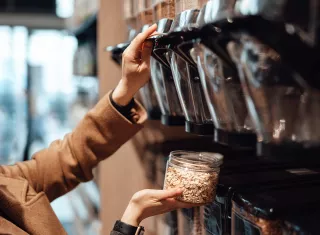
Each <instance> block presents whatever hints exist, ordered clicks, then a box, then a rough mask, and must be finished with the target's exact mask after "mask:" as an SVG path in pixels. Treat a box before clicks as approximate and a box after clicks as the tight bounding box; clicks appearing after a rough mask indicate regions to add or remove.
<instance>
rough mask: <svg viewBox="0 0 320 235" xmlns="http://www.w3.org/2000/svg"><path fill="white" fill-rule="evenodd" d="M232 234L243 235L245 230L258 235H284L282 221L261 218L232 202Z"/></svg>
mask: <svg viewBox="0 0 320 235" xmlns="http://www.w3.org/2000/svg"><path fill="white" fill-rule="evenodd" d="M231 221H232V235H242V234H243V233H244V232H245V231H250V234H256V235H282V227H281V222H280V221H279V220H268V219H265V218H259V217H257V216H255V215H252V214H251V213H249V212H247V211H246V210H244V209H243V208H242V207H240V206H238V205H237V204H236V203H235V202H233V203H232V218H231Z"/></svg>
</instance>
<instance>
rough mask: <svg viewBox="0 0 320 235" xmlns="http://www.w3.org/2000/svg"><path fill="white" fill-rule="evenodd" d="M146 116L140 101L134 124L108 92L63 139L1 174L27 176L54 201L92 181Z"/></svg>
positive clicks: (3, 167)
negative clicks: (113, 104) (95, 169)
mask: <svg viewBox="0 0 320 235" xmlns="http://www.w3.org/2000/svg"><path fill="white" fill-rule="evenodd" d="M146 117H147V115H146V112H145V110H144V109H143V108H142V106H141V105H140V104H138V103H136V105H135V108H133V109H132V120H134V121H133V122H134V123H131V122H130V121H128V119H126V118H125V117H123V116H122V115H121V114H120V113H119V112H118V111H117V110H116V109H115V108H114V107H113V106H112V105H111V102H110V98H109V95H106V96H105V97H104V98H103V99H102V100H101V101H100V102H99V103H98V104H97V105H96V106H95V108H94V109H92V110H91V111H90V112H89V113H88V114H87V115H86V117H85V118H84V119H83V120H82V121H81V123H80V124H79V125H78V126H77V127H76V129H75V130H74V131H73V132H71V133H70V134H68V135H66V136H65V137H64V139H63V140H57V141H55V142H53V143H52V144H51V145H50V146H49V148H47V149H44V150H42V151H40V152H38V153H36V154H35V155H34V156H33V158H32V160H30V161H26V162H20V163H17V164H16V165H13V166H0V173H1V174H4V175H6V176H8V177H12V178H15V177H23V178H26V179H27V180H28V181H29V184H30V185H31V186H32V187H33V188H34V189H35V190H36V191H37V192H41V191H44V192H45V193H46V195H47V196H48V198H49V200H50V201H53V200H54V199H56V198H57V197H59V196H61V195H63V194H65V193H67V192H69V191H70V190H72V189H73V188H75V187H76V186H77V185H78V184H79V183H80V182H85V181H89V180H91V179H92V178H93V174H92V170H93V168H94V167H96V166H97V164H98V163H99V162H100V161H102V160H104V159H106V158H107V157H109V156H110V155H112V154H113V153H114V152H115V151H116V150H118V148H119V147H120V146H121V145H122V144H124V143H125V142H126V141H128V140H129V139H130V138H131V137H132V136H134V135H135V134H136V133H137V132H138V131H139V130H140V129H141V128H142V123H143V122H144V121H145V120H146ZM115 167H117V166H115Z"/></svg>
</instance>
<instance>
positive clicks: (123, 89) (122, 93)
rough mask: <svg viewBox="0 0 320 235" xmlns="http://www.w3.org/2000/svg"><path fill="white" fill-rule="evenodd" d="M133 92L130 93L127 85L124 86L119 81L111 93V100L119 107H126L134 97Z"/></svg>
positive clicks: (122, 82) (123, 83)
mask: <svg viewBox="0 0 320 235" xmlns="http://www.w3.org/2000/svg"><path fill="white" fill-rule="evenodd" d="M135 93H136V92H135V91H132V88H130V87H129V86H128V85H126V84H125V82H124V81H123V80H120V82H119V84H118V85H117V86H116V88H115V89H114V91H113V94H112V99H113V100H114V102H116V103H117V104H118V105H120V106H126V105H128V104H129V103H130V101H131V100H132V99H133V97H134V95H135Z"/></svg>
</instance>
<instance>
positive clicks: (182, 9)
mask: <svg viewBox="0 0 320 235" xmlns="http://www.w3.org/2000/svg"><path fill="white" fill-rule="evenodd" d="M206 2H207V1H186V0H185V1H176V17H175V20H174V22H173V24H172V27H171V29H170V32H169V34H168V35H166V36H164V37H162V38H161V40H159V41H161V43H162V44H163V45H165V48H162V50H161V51H160V52H161V53H162V56H163V57H165V59H166V60H167V62H168V64H169V65H170V68H171V71H172V74H173V79H174V82H175V85H176V89H177V92H178V97H179V100H180V104H181V106H182V109H183V113H184V116H185V118H186V131H187V132H189V133H194V134H198V135H213V131H214V126H213V122H212V119H211V116H210V112H209V109H208V106H207V104H206V102H205V98H204V93H203V90H202V87H201V83H200V78H199V74H198V71H197V67H196V66H195V63H194V62H193V61H192V60H190V58H188V57H187V56H184V54H183V53H182V52H181V51H180V49H179V45H180V44H181V43H183V42H184V41H187V40H188V37H189V34H185V31H184V28H186V27H194V26H195V23H196V22H197V18H198V16H199V12H200V9H201V7H202V5H204V4H205V3H206ZM155 53H158V52H157V51H155ZM165 59H164V60H165Z"/></svg>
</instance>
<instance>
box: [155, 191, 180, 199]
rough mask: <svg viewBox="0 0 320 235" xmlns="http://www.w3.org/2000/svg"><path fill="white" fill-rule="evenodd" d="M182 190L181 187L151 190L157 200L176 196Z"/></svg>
mask: <svg viewBox="0 0 320 235" xmlns="http://www.w3.org/2000/svg"><path fill="white" fill-rule="evenodd" d="M182 192H183V190H182V189H169V190H153V194H154V197H155V198H156V199H157V200H158V201H162V200H165V199H168V198H175V197H178V196H180V195H181V194H182Z"/></svg>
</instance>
